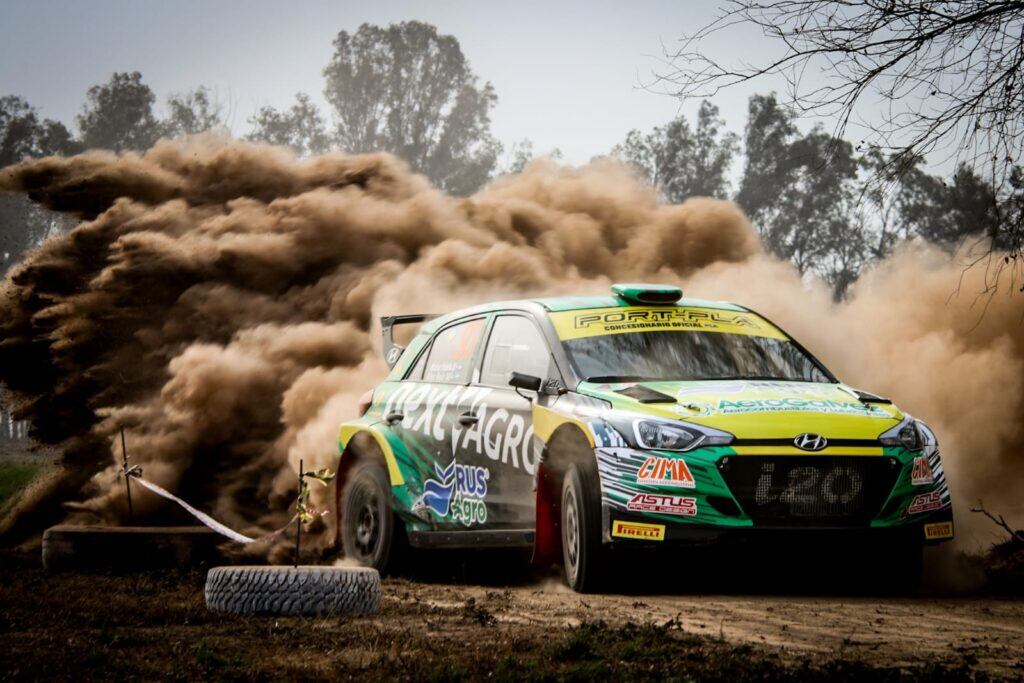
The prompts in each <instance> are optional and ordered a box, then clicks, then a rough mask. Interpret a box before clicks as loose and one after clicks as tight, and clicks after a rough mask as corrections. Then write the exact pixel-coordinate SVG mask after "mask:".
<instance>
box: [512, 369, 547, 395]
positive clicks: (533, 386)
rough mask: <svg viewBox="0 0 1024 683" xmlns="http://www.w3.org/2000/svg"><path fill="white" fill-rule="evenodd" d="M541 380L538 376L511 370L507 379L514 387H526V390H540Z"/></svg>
mask: <svg viewBox="0 0 1024 683" xmlns="http://www.w3.org/2000/svg"><path fill="white" fill-rule="evenodd" d="M541 382H542V380H541V378H540V377H535V376H534V375H527V374H524V373H522V372H513V373H512V376H511V377H510V378H509V380H508V383H509V385H510V386H513V387H515V388H516V389H526V390H527V391H540V385H541Z"/></svg>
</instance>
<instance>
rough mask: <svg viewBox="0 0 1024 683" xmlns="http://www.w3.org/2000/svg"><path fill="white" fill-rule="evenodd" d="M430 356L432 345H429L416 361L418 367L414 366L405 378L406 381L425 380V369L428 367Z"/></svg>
mask: <svg viewBox="0 0 1024 683" xmlns="http://www.w3.org/2000/svg"><path fill="white" fill-rule="evenodd" d="M429 355H430V344H427V348H425V349H423V353H421V354H420V357H419V358H417V359H416V365H414V366H413V368H412V370H410V371H409V374H408V375H406V376H405V378H406V379H412V380H421V379H423V368H424V367H425V366H426V365H427V356H429Z"/></svg>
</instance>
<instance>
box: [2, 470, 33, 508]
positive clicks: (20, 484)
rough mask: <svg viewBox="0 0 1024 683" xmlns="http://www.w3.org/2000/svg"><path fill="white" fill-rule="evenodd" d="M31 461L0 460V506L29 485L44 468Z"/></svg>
mask: <svg viewBox="0 0 1024 683" xmlns="http://www.w3.org/2000/svg"><path fill="white" fill-rule="evenodd" d="M42 469H43V468H42V465H38V464H36V463H31V462H0V508H2V507H3V506H4V505H6V504H7V501H9V500H11V499H13V498H14V497H15V496H16V495H18V493H20V492H21V490H22V489H23V488H25V487H26V486H28V485H29V484H30V483H31V482H32V480H33V479H35V478H36V475H37V474H39V472H40V470H42Z"/></svg>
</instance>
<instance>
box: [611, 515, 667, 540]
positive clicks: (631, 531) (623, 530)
mask: <svg viewBox="0 0 1024 683" xmlns="http://www.w3.org/2000/svg"><path fill="white" fill-rule="evenodd" d="M612 536H615V537H617V538H636V539H639V540H642V541H663V540H665V525H664V524H643V523H641V522H620V521H618V520H615V521H613V522H612Z"/></svg>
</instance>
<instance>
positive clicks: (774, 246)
mask: <svg viewBox="0 0 1024 683" xmlns="http://www.w3.org/2000/svg"><path fill="white" fill-rule="evenodd" d="M748 114H749V115H748V118H747V124H746V128H745V131H744V146H745V149H746V163H745V165H744V169H743V177H742V179H741V180H740V188H739V191H738V192H737V194H736V202H737V203H738V204H739V205H740V206H741V207H742V208H743V210H744V211H746V213H747V215H748V216H750V218H751V220H752V221H753V222H754V225H756V226H757V228H758V231H759V232H760V233H761V238H762V239H763V240H764V243H765V246H766V247H767V248H768V250H769V251H770V252H772V253H773V254H775V255H776V256H779V257H780V258H786V259H789V260H790V261H792V262H793V264H794V265H795V266H796V267H797V268H798V269H799V270H800V272H801V273H806V272H816V273H818V274H819V275H821V276H822V277H824V278H825V279H826V280H827V281H828V282H829V283H830V284H832V286H833V292H834V293H835V294H836V296H837V298H838V297H841V296H842V295H843V293H844V292H845V290H846V287H848V286H849V284H850V283H852V282H853V281H854V280H855V279H856V276H857V274H858V273H859V272H860V269H861V267H862V266H863V264H864V262H865V260H866V259H867V258H868V256H869V252H868V249H867V247H868V241H867V237H866V233H865V231H866V223H864V222H858V221H856V220H855V219H856V218H857V214H856V211H855V200H856V198H857V184H856V181H857V171H858V160H857V158H856V156H855V154H854V150H853V146H852V145H851V144H850V143H849V142H846V141H844V140H837V139H836V138H834V137H832V136H831V135H829V134H827V133H826V132H825V131H824V130H822V129H821V128H815V129H814V130H812V131H811V132H810V133H808V134H807V135H800V132H799V131H798V130H797V127H796V124H795V113H794V112H793V111H792V110H789V109H787V108H784V107H781V106H780V105H779V104H778V102H777V100H776V98H775V96H774V95H755V96H753V97H751V98H750V102H749V109H748Z"/></svg>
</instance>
